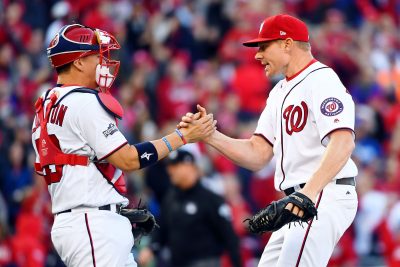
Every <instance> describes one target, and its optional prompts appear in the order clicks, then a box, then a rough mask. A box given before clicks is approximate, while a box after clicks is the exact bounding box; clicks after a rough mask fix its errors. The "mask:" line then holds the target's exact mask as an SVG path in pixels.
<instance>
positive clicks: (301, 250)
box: [296, 190, 324, 267]
mask: <svg viewBox="0 0 400 267" xmlns="http://www.w3.org/2000/svg"><path fill="white" fill-rule="evenodd" d="M323 192H324V190H322V191H321V194H320V195H319V198H318V201H317V204H316V205H315V207H316V208H317V209H318V206H319V203H320V202H321V198H322V193H323ZM313 221H314V218H312V219H311V222H310V224H309V225H308V227H307V231H306V234H305V236H304V239H303V244H302V245H301V249H300V253H299V256H298V257H297V263H296V267H298V266H299V264H300V259H301V256H302V255H303V250H304V246H305V244H306V240H307V237H308V233H309V232H310V229H311V224H312V223H313Z"/></svg>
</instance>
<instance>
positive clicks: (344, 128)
mask: <svg viewBox="0 0 400 267" xmlns="http://www.w3.org/2000/svg"><path fill="white" fill-rule="evenodd" d="M337 130H350V131H352V132H353V134H354V141H355V139H356V132H355V131H354V130H353V129H351V128H348V127H340V128H336V129H333V130H331V131H330V132H329V133H327V134H326V135H325V136H324V137H323V138H322V139H321V144H322V141H323V140H324V139H325V138H326V137H327V136H328V135H330V134H331V133H333V132H335V131H337Z"/></svg>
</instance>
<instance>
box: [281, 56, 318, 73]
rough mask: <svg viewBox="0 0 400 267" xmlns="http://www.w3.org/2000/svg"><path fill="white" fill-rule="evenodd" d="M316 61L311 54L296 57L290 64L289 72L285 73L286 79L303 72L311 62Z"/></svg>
mask: <svg viewBox="0 0 400 267" xmlns="http://www.w3.org/2000/svg"><path fill="white" fill-rule="evenodd" d="M313 59H314V57H313V56H312V54H311V52H309V53H301V54H300V55H298V56H296V57H294V58H293V59H292V61H291V62H290V63H289V65H288V68H287V71H286V73H285V76H286V78H289V79H290V78H291V77H293V76H294V75H296V74H298V73H299V72H300V71H301V70H303V69H304V68H305V67H306V66H307V65H308V64H310V62H311V61H312V60H313Z"/></svg>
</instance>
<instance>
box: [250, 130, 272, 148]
mask: <svg viewBox="0 0 400 267" xmlns="http://www.w3.org/2000/svg"><path fill="white" fill-rule="evenodd" d="M254 135H255V136H259V137H261V138H262V139H264V140H265V141H266V142H267V143H268V144H269V145H270V146H271V147H274V144H273V143H272V142H271V141H269V140H268V138H267V137H265V136H264V135H263V134H260V133H255V134H254Z"/></svg>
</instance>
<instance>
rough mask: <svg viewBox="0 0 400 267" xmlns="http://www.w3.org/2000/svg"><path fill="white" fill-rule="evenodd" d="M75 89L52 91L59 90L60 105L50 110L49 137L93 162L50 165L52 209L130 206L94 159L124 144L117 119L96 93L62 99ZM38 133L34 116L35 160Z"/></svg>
mask: <svg viewBox="0 0 400 267" xmlns="http://www.w3.org/2000/svg"><path fill="white" fill-rule="evenodd" d="M75 88H78V86H67V87H55V88H54V89H52V91H51V92H50V94H51V93H52V92H57V94H58V100H57V102H56V104H57V103H58V102H60V104H59V105H58V107H57V108H53V111H52V112H51V113H50V117H49V122H48V123H47V130H48V134H49V136H50V138H51V139H52V140H53V141H54V142H55V143H58V145H59V148H60V149H61V151H62V152H63V153H67V154H78V155H85V156H88V157H89V158H90V160H91V162H90V163H89V165H88V166H71V165H64V166H54V165H50V170H51V181H52V183H51V184H50V185H49V186H48V189H49V192H50V196H51V200H52V212H53V213H54V214H55V213H58V212H61V211H64V210H68V209H73V208H77V207H83V206H84V207H100V206H103V205H107V204H123V205H127V204H128V199H127V198H125V197H123V196H122V195H121V194H119V193H118V192H117V191H116V190H115V189H114V187H113V186H112V185H111V184H110V183H109V182H108V181H107V180H106V179H105V178H104V177H103V175H102V173H101V172H100V171H99V170H98V168H97V167H96V166H95V164H94V163H93V162H92V161H93V160H95V159H97V160H99V161H101V160H103V159H104V158H106V157H108V156H109V155H110V154H112V153H113V152H114V151H116V150H118V149H119V148H121V147H122V146H124V145H125V144H126V143H127V140H126V139H125V137H124V136H123V135H122V133H121V132H120V131H119V130H118V127H117V124H116V120H115V118H114V117H113V116H112V115H110V114H108V113H107V112H106V111H105V110H104V108H102V107H101V106H100V104H99V102H98V100H97V99H96V96H95V95H93V94H88V93H71V94H70V95H68V96H66V97H65V98H64V99H62V97H63V96H64V95H65V94H67V93H68V92H70V91H71V90H73V89H75ZM50 94H49V95H50ZM47 103H48V101H46V102H45V104H46V105H47ZM46 105H45V106H46ZM39 136H40V126H38V125H37V118H35V121H34V123H33V130H32V143H33V146H34V149H35V152H36V162H39V157H38V151H37V145H36V142H38V138H39ZM54 142H53V143H54ZM120 174H122V172H121V171H120V170H118V169H117V170H116V171H115V174H114V175H115V177H117V176H119V175H120ZM47 175H49V174H47ZM122 179H123V178H122Z"/></svg>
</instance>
